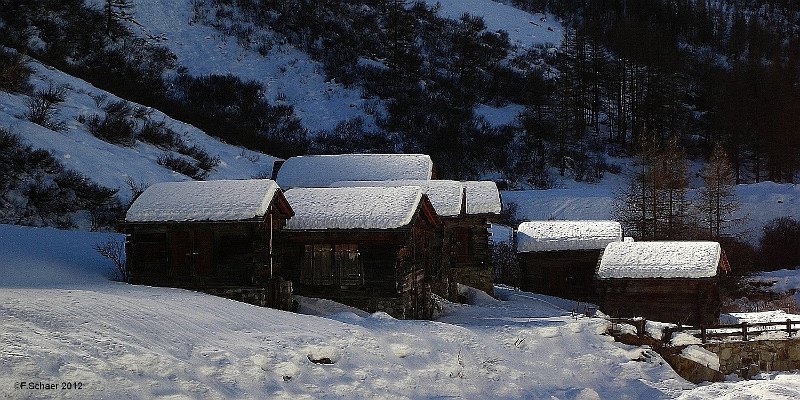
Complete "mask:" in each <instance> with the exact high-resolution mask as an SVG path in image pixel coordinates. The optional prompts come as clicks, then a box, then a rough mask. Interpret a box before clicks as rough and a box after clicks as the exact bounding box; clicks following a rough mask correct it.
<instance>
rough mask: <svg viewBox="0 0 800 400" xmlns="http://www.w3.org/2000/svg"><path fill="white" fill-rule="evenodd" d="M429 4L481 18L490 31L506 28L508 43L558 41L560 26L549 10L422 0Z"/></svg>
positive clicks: (447, 13)
mask: <svg viewBox="0 0 800 400" xmlns="http://www.w3.org/2000/svg"><path fill="white" fill-rule="evenodd" d="M425 3H427V4H428V5H430V6H435V5H437V4H438V5H439V6H440V7H441V9H440V10H439V15H441V16H442V17H444V18H449V19H456V20H457V19H459V18H461V16H462V15H464V14H465V13H468V14H470V15H473V16H477V17H481V18H483V20H484V22H485V23H486V29H487V30H489V31H491V32H496V31H499V30H504V31H506V32H508V38H509V40H510V41H511V44H512V45H514V46H517V47H519V48H520V49H523V50H524V49H529V48H531V47H533V46H535V45H539V44H549V45H553V46H554V47H558V46H560V45H561V41H562V40H563V39H564V28H563V27H562V26H561V23H560V22H558V20H557V19H556V17H555V16H554V15H552V14H538V13H537V14H531V13H529V12H526V11H522V10H520V9H518V8H514V7H512V6H509V5H506V4H502V3H499V2H496V1H493V0H425Z"/></svg>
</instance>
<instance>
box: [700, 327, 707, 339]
mask: <svg viewBox="0 0 800 400" xmlns="http://www.w3.org/2000/svg"><path fill="white" fill-rule="evenodd" d="M700 341H701V342H703V343H705V342H706V327H705V326H703V325H700Z"/></svg>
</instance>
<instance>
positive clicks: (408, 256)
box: [283, 214, 441, 318]
mask: <svg viewBox="0 0 800 400" xmlns="http://www.w3.org/2000/svg"><path fill="white" fill-rule="evenodd" d="M283 233H284V237H283V240H284V243H283V246H284V249H283V253H284V263H283V264H284V266H285V268H284V277H285V278H286V279H290V280H292V281H293V283H294V284H293V288H294V292H295V293H296V294H300V295H304V296H311V297H321V298H326V299H330V300H334V301H338V302H341V303H344V304H347V305H350V306H353V307H356V308H361V309H363V310H365V311H369V312H375V311H384V312H387V313H389V314H390V315H392V316H395V317H398V318H430V317H431V304H430V292H431V277H432V276H433V273H434V269H435V268H436V265H437V263H438V262H439V261H440V259H439V256H438V255H439V254H440V252H441V250H440V247H438V246H439V245H438V243H439V242H438V240H437V228H436V227H435V226H432V225H430V224H429V223H428V222H427V221H426V220H425V219H423V218H421V217H420V215H419V214H418V215H417V216H416V217H415V218H414V220H413V222H412V223H411V224H410V226H407V227H404V228H399V229H372V230H363V229H352V230H294V231H284V232H283ZM315 244H325V245H330V246H331V247H332V248H334V249H335V246H336V245H337V244H341V245H346V244H355V245H357V246H358V251H359V253H360V254H359V257H360V259H361V263H362V264H361V265H362V266H363V281H362V282H361V284H353V283H352V281H349V282H348V284H346V285H343V284H341V283H342V282H341V279H337V278H336V277H335V272H334V277H333V278H332V279H331V280H330V282H319V281H318V282H313V281H311V280H309V279H307V278H306V277H305V276H304V274H303V273H302V268H303V262H304V260H305V257H307V255H306V249H307V247H306V246H313V245H315ZM334 269H335V266H334Z"/></svg>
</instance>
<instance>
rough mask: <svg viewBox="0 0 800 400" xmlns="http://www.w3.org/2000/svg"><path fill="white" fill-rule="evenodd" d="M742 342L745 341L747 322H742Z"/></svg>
mask: <svg viewBox="0 0 800 400" xmlns="http://www.w3.org/2000/svg"><path fill="white" fill-rule="evenodd" d="M742 340H744V341H747V322H742Z"/></svg>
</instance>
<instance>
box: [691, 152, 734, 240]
mask: <svg viewBox="0 0 800 400" xmlns="http://www.w3.org/2000/svg"><path fill="white" fill-rule="evenodd" d="M700 177H701V178H702V179H703V183H704V185H703V187H702V188H700V190H699V193H698V200H699V204H698V209H699V211H700V214H701V215H700V219H701V222H702V223H703V226H704V228H706V229H708V233H709V234H710V235H711V237H712V238H719V237H720V236H722V233H723V232H724V231H725V228H726V227H727V226H729V225H730V224H731V223H733V222H735V221H734V220H732V219H731V218H732V215H733V214H734V213H735V212H736V211H737V210H738V209H739V205H738V202H737V201H736V195H735V193H734V191H733V188H734V182H735V177H734V173H733V168H731V165H730V163H729V161H728V155H727V154H726V153H725V150H724V149H723V148H722V146H720V145H717V146H715V147H714V150H713V152H712V153H711V157H710V158H709V159H708V163H707V164H706V165H705V167H704V168H703V170H702V171H701V172H700Z"/></svg>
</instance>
